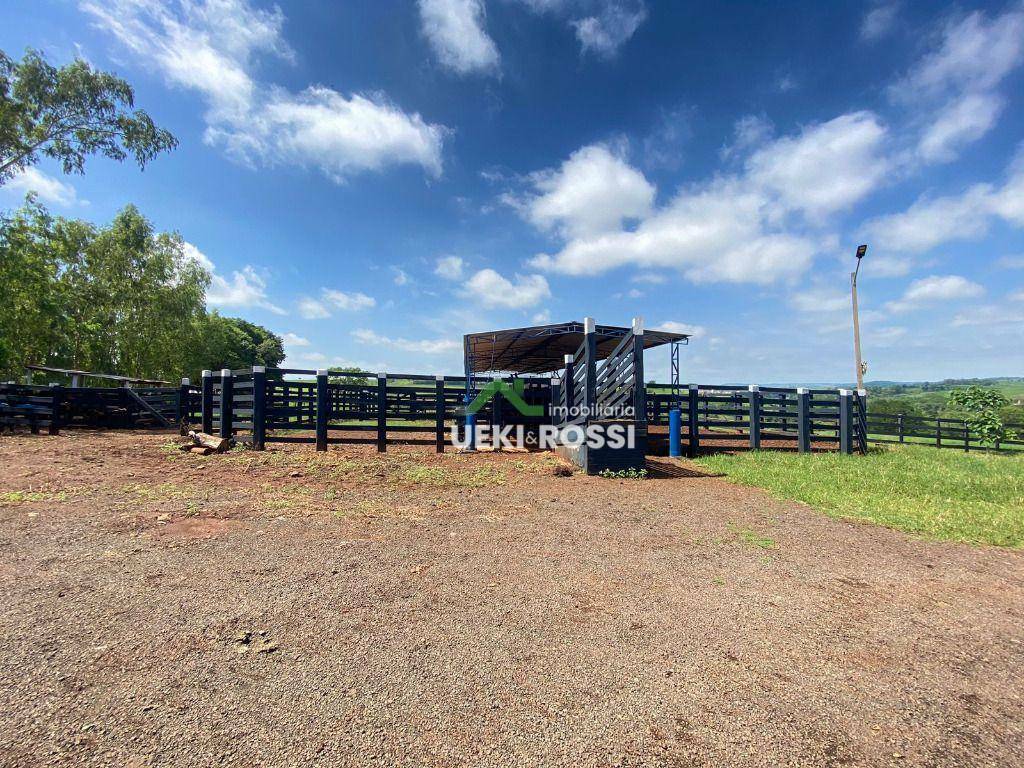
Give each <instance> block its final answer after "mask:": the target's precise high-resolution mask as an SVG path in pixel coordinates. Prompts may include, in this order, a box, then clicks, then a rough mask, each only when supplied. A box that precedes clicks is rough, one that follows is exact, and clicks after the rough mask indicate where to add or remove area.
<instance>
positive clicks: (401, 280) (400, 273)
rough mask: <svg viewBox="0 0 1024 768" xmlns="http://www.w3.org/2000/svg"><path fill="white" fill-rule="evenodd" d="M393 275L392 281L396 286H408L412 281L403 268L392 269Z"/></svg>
mask: <svg viewBox="0 0 1024 768" xmlns="http://www.w3.org/2000/svg"><path fill="white" fill-rule="evenodd" d="M391 273H392V274H393V275H394V278H392V280H393V282H394V284H395V285H408V284H409V283H410V282H411V281H412V278H411V277H409V273H408V272H406V271H405V270H404V269H402V268H401V267H391Z"/></svg>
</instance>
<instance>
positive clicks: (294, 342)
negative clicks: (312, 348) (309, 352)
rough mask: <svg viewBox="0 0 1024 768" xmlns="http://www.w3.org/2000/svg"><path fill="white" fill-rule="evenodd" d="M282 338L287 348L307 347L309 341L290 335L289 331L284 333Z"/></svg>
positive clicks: (293, 334) (296, 335) (294, 334)
mask: <svg viewBox="0 0 1024 768" xmlns="http://www.w3.org/2000/svg"><path fill="white" fill-rule="evenodd" d="M282 338H283V339H284V343H285V346H289V347H308V346H309V339H306V338H303V337H302V336H299V335H298V334H296V333H291V332H290V331H289V332H288V333H286V334H285V335H284V336H283V337H282Z"/></svg>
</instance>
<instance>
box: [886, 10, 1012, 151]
mask: <svg viewBox="0 0 1024 768" xmlns="http://www.w3.org/2000/svg"><path fill="white" fill-rule="evenodd" d="M1022 60H1024V10H1022V9H1021V8H1020V6H1019V5H1017V6H1015V7H1014V9H1013V10H1010V11H1007V12H1006V13H1003V14H1002V15H1000V16H998V17H996V18H993V19H989V18H987V17H986V16H985V14H984V13H982V12H980V11H976V12H974V13H971V14H970V15H968V16H965V17H961V18H958V19H954V20H952V21H950V22H948V23H947V24H946V26H945V27H944V29H943V31H942V36H941V43H940V44H939V46H938V47H937V48H936V49H935V50H934V51H932V52H931V53H929V54H928V55H927V56H925V57H924V58H923V59H922V60H921V61H920V62H918V63H917V65H916V66H915V67H913V68H912V69H911V70H910V72H908V73H907V75H906V76H905V77H903V78H902V79H900V80H899V81H898V82H896V83H895V84H894V85H893V86H892V87H891V88H890V94H891V96H892V97H893V98H894V99H895V100H896V101H898V102H901V103H903V104H906V105H908V106H911V107H912V108H913V109H915V111H917V112H918V113H919V114H920V115H921V119H920V123H921V127H920V137H919V139H918V145H917V153H918V155H919V156H920V157H921V159H923V160H925V161H926V162H949V161H950V160H953V159H955V158H956V157H957V155H958V154H959V152H960V150H961V149H962V148H963V147H964V146H966V145H967V144H969V143H971V142H973V141H976V140H978V139H979V138H981V137H982V136H984V135H985V134H986V133H988V131H989V130H991V128H992V127H993V126H994V125H995V123H996V120H997V118H998V117H999V114H1000V113H1001V112H1002V109H1003V104H1004V99H1003V98H1002V97H1001V96H1000V95H999V94H998V93H996V89H997V88H998V87H999V85H1000V84H1001V82H1002V81H1003V80H1004V78H1005V77H1006V76H1007V75H1008V74H1009V73H1010V72H1011V71H1013V70H1014V69H1015V68H1016V67H1018V66H1019V65H1020V63H1021V61H1022Z"/></svg>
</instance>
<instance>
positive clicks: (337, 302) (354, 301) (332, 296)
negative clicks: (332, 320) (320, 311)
mask: <svg viewBox="0 0 1024 768" xmlns="http://www.w3.org/2000/svg"><path fill="white" fill-rule="evenodd" d="M322 296H323V300H324V301H325V302H326V303H327V304H330V305H331V306H332V307H336V308H338V309H340V310H343V311H345V312H358V311H359V310H361V309H370V308H371V307H375V306H377V300H376V299H374V298H373V297H372V296H367V295H366V294H365V293H360V292H359V291H354V292H352V293H346V292H345V291H336V290H334V289H331V288H324V289H323V291H322Z"/></svg>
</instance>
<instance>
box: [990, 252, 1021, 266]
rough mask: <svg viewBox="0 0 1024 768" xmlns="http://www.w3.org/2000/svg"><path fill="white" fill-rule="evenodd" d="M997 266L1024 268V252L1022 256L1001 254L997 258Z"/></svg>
mask: <svg viewBox="0 0 1024 768" xmlns="http://www.w3.org/2000/svg"><path fill="white" fill-rule="evenodd" d="M996 266H997V267H1000V268H1002V269H1024V254H1021V255H1020V256H1001V257H1000V258H998V259H997V260H996Z"/></svg>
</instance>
